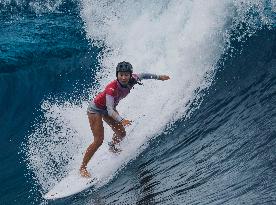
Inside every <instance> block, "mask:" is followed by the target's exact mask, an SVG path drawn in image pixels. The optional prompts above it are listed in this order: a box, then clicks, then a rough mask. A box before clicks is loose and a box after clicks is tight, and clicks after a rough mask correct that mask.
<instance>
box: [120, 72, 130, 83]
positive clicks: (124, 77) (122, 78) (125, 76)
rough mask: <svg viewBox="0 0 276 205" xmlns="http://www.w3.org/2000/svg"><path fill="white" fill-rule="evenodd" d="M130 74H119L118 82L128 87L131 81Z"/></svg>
mask: <svg viewBox="0 0 276 205" xmlns="http://www.w3.org/2000/svg"><path fill="white" fill-rule="evenodd" d="M130 77H131V76H130V72H118V76H117V78H118V80H119V82H120V83H121V84H122V85H127V84H128V81H129V79H130Z"/></svg>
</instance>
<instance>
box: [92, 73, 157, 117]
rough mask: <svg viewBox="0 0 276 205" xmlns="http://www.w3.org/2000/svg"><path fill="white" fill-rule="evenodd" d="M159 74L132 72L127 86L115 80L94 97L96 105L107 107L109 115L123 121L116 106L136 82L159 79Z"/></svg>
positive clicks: (101, 107)
mask: <svg viewBox="0 0 276 205" xmlns="http://www.w3.org/2000/svg"><path fill="white" fill-rule="evenodd" d="M158 78H159V76H158V75H155V74H150V73H140V74H132V77H131V80H130V82H129V83H128V85H127V86H122V85H121V84H120V83H119V81H118V80H113V81H112V82H110V83H109V84H108V85H107V86H106V87H105V89H104V91H103V92H101V93H99V94H98V95H97V96H96V97H95V98H94V103H95V105H96V106H97V107H98V108H100V109H104V110H105V109H106V110H107V112H108V115H109V116H110V117H112V118H113V119H114V120H116V121H118V122H121V121H122V120H123V118H122V117H121V116H120V115H119V113H118V112H117V111H116V106H117V105H118V103H119V102H120V100H121V99H123V98H125V97H126V96H127V95H128V94H129V93H130V90H131V89H132V88H133V86H134V85H135V84H137V83H138V82H139V81H141V80H143V79H158Z"/></svg>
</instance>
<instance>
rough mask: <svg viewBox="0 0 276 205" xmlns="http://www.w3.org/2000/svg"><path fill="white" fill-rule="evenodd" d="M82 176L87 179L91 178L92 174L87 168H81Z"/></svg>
mask: <svg viewBox="0 0 276 205" xmlns="http://www.w3.org/2000/svg"><path fill="white" fill-rule="evenodd" d="M80 175H81V176H82V177H85V178H91V174H90V173H89V172H88V171H87V168H86V167H81V168H80Z"/></svg>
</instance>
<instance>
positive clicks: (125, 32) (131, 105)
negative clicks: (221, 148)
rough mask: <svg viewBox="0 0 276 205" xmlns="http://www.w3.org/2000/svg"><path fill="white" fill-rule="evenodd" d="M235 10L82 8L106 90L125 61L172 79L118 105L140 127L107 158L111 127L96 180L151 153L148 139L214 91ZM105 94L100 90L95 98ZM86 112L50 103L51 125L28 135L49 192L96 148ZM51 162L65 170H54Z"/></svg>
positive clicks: (117, 4)
mask: <svg viewBox="0 0 276 205" xmlns="http://www.w3.org/2000/svg"><path fill="white" fill-rule="evenodd" d="M235 3H236V4H237V1H234V3H233V2H232V1H221V0H209V1H205V0H198V1H190V0H189V1H151V2H150V1H146V0H144V1H139V2H138V1H134V0H129V1H112V2H109V1H95V0H93V1H92V0H83V1H82V12H81V16H82V19H83V21H84V22H85V26H86V27H85V29H86V32H87V37H88V38H90V39H93V40H94V41H93V43H94V45H104V46H105V48H106V49H105V50H104V51H103V53H102V54H101V56H100V58H99V61H100V62H101V65H102V69H101V72H100V73H99V74H98V79H99V82H100V89H102V88H104V86H105V85H106V83H108V82H109V81H110V80H112V79H114V77H115V72H114V70H115V66H116V64H117V63H118V62H119V61H122V60H126V61H129V62H131V63H132V64H133V66H134V70H135V72H149V73H156V74H168V75H170V77H171V80H169V81H165V82H162V81H154V80H147V81H146V80H145V81H144V86H136V87H135V89H134V90H132V91H131V94H130V95H129V96H128V97H127V98H126V99H124V100H123V101H122V102H121V103H120V104H119V106H118V110H119V112H120V113H122V115H123V116H124V117H126V118H127V119H131V120H133V121H134V123H133V125H132V126H130V127H129V128H127V132H128V135H127V138H126V140H125V141H124V142H123V143H122V147H123V150H124V151H123V152H122V153H121V155H119V156H114V155H112V154H110V153H109V152H108V150H107V144H106V143H107V141H109V140H110V139H111V136H112V132H111V129H110V128H109V127H107V126H105V128H106V129H105V142H104V144H103V146H102V147H101V148H100V149H99V150H98V151H97V152H96V154H95V155H94V157H93V158H92V160H91V162H90V163H89V166H90V168H93V169H92V174H93V175H95V176H96V177H98V178H100V179H102V180H103V181H105V182H106V181H108V180H109V179H110V178H112V176H113V175H114V174H116V171H117V170H118V169H120V168H121V167H122V165H124V164H125V163H127V162H129V160H131V159H133V158H135V156H137V154H139V152H141V150H142V149H143V148H144V147H146V144H147V142H148V140H149V139H152V138H154V137H156V136H158V135H159V134H160V133H162V132H163V131H164V129H165V127H166V126H167V125H168V124H170V123H173V122H174V121H175V120H178V119H180V118H181V117H183V115H184V114H185V113H186V111H187V109H188V106H186V105H187V104H188V105H189V103H188V102H191V101H193V100H194V99H196V98H197V97H198V96H196V94H195V90H197V89H199V90H200V89H205V88H208V87H209V86H210V84H211V82H212V78H213V75H214V73H215V72H214V71H215V65H216V63H217V61H218V60H219V58H220V56H221V54H222V53H223V51H224V48H225V42H226V41H227V39H226V38H227V35H225V34H226V32H227V29H229V25H228V24H229V19H230V20H231V18H232V17H233V16H231V15H233V14H232V11H233V7H234V6H235V5H236V4H235ZM91 69H93V68H91ZM98 91H99V90H93V92H92V93H91V96H94V95H95V94H96V93H97V92H98ZM86 107H87V102H83V104H82V105H81V106H79V105H78V106H77V105H74V103H70V102H67V103H53V102H48V101H45V102H44V106H43V109H44V113H45V120H44V122H43V123H42V124H38V125H37V128H36V131H35V132H34V133H32V134H31V135H30V136H29V145H28V149H29V151H28V153H29V165H30V168H31V169H32V170H33V171H34V172H35V176H36V178H37V180H38V183H40V184H41V186H42V190H43V192H44V193H45V192H46V191H47V190H49V188H50V187H52V186H53V185H54V184H55V183H57V181H59V180H61V178H62V176H64V175H65V174H66V173H68V172H69V171H70V170H72V169H76V168H78V167H79V165H80V163H81V160H82V157H83V152H84V151H85V149H86V147H87V146H88V144H89V143H91V142H92V139H93V138H92V134H91V131H90V128H89V124H88V120H87V117H86V114H85V113H86ZM70 158H72V159H70ZM51 159H56V161H57V162H61V163H60V164H51V166H48V165H47V162H49V161H51ZM62 159H63V160H64V161H62ZM62 162H66V163H62ZM57 170H58V171H57ZM58 173H59V174H58Z"/></svg>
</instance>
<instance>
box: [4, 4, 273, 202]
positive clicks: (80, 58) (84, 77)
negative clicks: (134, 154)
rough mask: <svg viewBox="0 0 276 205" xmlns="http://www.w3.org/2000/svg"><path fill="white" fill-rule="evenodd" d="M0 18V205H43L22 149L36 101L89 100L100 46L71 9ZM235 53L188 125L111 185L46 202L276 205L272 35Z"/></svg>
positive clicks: (260, 34) (265, 33) (154, 145)
mask: <svg viewBox="0 0 276 205" xmlns="http://www.w3.org/2000/svg"><path fill="white" fill-rule="evenodd" d="M0 5H1V6H3V5H2V4H0ZM1 14H2V17H1V19H0V20H1V24H0V31H1V35H0V51H1V52H0V113H1V115H0V125H1V126H0V128H1V130H0V132H1V143H0V150H1V151H0V152H1V154H0V161H1V168H0V169H1V170H0V182H1V185H0V187H1V188H0V190H1V192H0V193H1V194H0V204H20V205H21V204H40V203H42V202H43V200H42V197H41V194H40V192H38V191H37V190H39V185H38V184H36V183H35V181H34V180H33V178H32V174H33V173H32V171H31V170H29V169H27V165H26V162H25V161H24V158H25V157H26V156H25V155H24V152H22V151H21V149H22V144H24V141H26V140H27V139H26V136H28V134H29V132H31V131H32V129H31V126H32V125H33V124H34V121H37V120H39V116H40V115H41V110H40V107H41V103H42V101H43V100H45V99H52V98H58V99H59V100H66V99H69V98H71V97H74V98H76V99H78V100H79V101H82V100H87V99H88V97H89V96H88V90H89V87H90V86H91V85H93V84H96V83H97V82H96V80H95V77H94V75H95V73H94V71H96V70H97V69H98V67H97V66H98V60H97V58H96V57H97V55H98V53H99V52H100V51H101V48H96V47H92V46H91V44H90V42H89V41H88V40H87V39H86V36H85V29H84V25H83V22H82V20H81V18H80V17H79V13H78V4H77V3H75V2H68V3H64V4H61V5H60V6H59V8H58V9H57V10H55V12H49V11H48V12H45V13H44V12H40V13H39V14H37V13H36V12H33V10H32V9H30V8H29V7H28V6H26V4H22V5H18V4H16V3H14V5H12V4H7V5H5V6H3V7H2V9H1ZM235 35H238V34H236V33H233V36H235ZM232 45H233V46H234V48H236V50H237V51H236V52H235V53H234V54H233V55H230V54H229V53H228V52H225V54H224V55H223V56H222V57H221V60H220V62H218V64H217V70H218V71H217V74H216V76H215V79H214V82H213V84H212V86H211V87H210V88H209V89H208V90H204V91H202V92H204V93H203V94H204V95H202V96H204V97H202V103H201V106H200V107H199V108H198V109H196V110H195V111H193V112H192V114H191V116H190V117H189V118H185V117H183V119H181V120H179V121H177V122H176V123H175V124H174V126H173V129H172V130H170V132H169V133H168V134H165V133H164V134H162V135H161V136H159V137H158V138H156V139H154V140H152V141H151V142H150V145H149V147H148V148H147V149H146V150H145V151H144V152H143V153H142V154H141V155H140V156H139V157H138V158H136V159H135V160H133V161H132V162H131V163H129V164H128V166H126V167H125V168H124V169H123V170H122V171H121V172H120V173H119V174H118V175H117V176H116V177H115V178H114V179H113V180H112V181H111V182H110V183H109V184H108V185H106V186H104V187H102V188H100V189H98V190H93V189H90V190H87V191H85V192H83V193H80V194H77V195H76V196H73V197H71V198H68V199H64V200H59V201H55V202H52V201H44V202H43V203H45V204H47V203H49V204H139V205H140V204H276V108H275V105H276V30H275V29H274V28H267V27H263V28H260V29H258V30H257V31H256V33H255V34H254V35H253V36H252V37H249V38H247V39H246V40H245V41H244V42H239V41H236V40H235V39H234V38H233V40H232ZM91 71H92V72H91ZM199 94H202V93H199ZM83 96H87V97H83Z"/></svg>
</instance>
